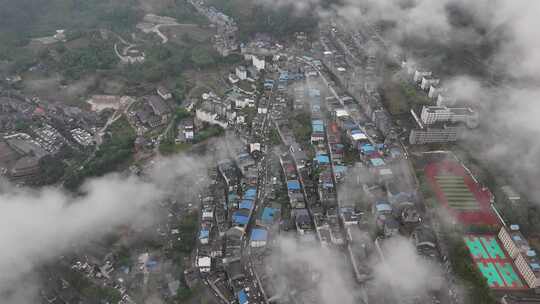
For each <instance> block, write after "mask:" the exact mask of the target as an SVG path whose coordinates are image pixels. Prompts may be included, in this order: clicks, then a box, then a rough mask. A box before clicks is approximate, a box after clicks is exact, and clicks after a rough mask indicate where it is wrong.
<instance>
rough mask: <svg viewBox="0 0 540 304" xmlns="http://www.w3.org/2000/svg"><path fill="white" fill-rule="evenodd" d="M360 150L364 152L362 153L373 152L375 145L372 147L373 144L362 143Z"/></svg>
mask: <svg viewBox="0 0 540 304" xmlns="http://www.w3.org/2000/svg"><path fill="white" fill-rule="evenodd" d="M360 151H362V152H364V153H369V152H373V151H375V147H373V146H372V145H370V144H363V145H362V146H361V147H360Z"/></svg>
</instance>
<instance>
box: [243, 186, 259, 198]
mask: <svg viewBox="0 0 540 304" xmlns="http://www.w3.org/2000/svg"><path fill="white" fill-rule="evenodd" d="M256 196H257V188H248V189H247V190H246V193H244V198H246V199H254V198H255V197H256Z"/></svg>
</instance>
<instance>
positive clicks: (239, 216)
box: [232, 210, 249, 225]
mask: <svg viewBox="0 0 540 304" xmlns="http://www.w3.org/2000/svg"><path fill="white" fill-rule="evenodd" d="M232 220H233V222H234V223H235V224H239V225H247V223H248V222H249V215H247V214H246V212H245V210H238V211H236V212H235V213H234V214H233V216H232Z"/></svg>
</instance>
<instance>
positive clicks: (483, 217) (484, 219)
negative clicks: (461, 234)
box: [425, 161, 499, 225]
mask: <svg viewBox="0 0 540 304" xmlns="http://www.w3.org/2000/svg"><path fill="white" fill-rule="evenodd" d="M425 173H426V177H427V180H428V182H429V184H430V186H431V189H432V190H433V191H434V192H435V195H436V196H437V201H438V202H439V203H440V204H441V205H443V206H445V207H446V208H447V209H448V210H449V211H450V213H451V214H453V215H454V216H455V217H456V219H457V220H458V221H459V222H461V223H463V224H468V225H471V224H483V225H497V224H499V221H498V219H497V217H496V216H495V214H494V213H493V211H492V210H491V207H490V200H491V193H490V192H489V190H488V189H483V188H482V187H481V186H480V185H479V184H478V183H477V182H476V181H475V180H474V178H473V177H472V176H471V175H470V174H469V173H468V172H467V171H466V170H465V168H463V166H461V164H459V163H457V162H454V161H441V162H436V163H431V164H429V165H427V166H426V168H425Z"/></svg>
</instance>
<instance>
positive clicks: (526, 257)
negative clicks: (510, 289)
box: [498, 225, 540, 288]
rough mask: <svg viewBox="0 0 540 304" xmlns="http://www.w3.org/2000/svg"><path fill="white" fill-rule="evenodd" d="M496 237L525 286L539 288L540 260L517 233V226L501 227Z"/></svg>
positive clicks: (518, 232)
mask: <svg viewBox="0 0 540 304" xmlns="http://www.w3.org/2000/svg"><path fill="white" fill-rule="evenodd" d="M498 237H499V240H500V241H501V243H502V245H503V247H504V249H505V250H506V252H507V253H508V255H509V256H510V258H512V260H513V261H514V265H515V266H516V268H517V270H518V271H519V273H520V274H521V276H522V277H523V278H524V279H525V282H527V285H529V287H530V288H537V287H540V260H539V259H538V256H537V254H536V252H535V251H534V250H531V248H530V246H529V242H528V241H527V240H526V239H525V237H524V236H523V234H521V232H520V231H519V226H518V225H510V229H507V228H506V227H502V228H501V230H500V231H499V235H498Z"/></svg>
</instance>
